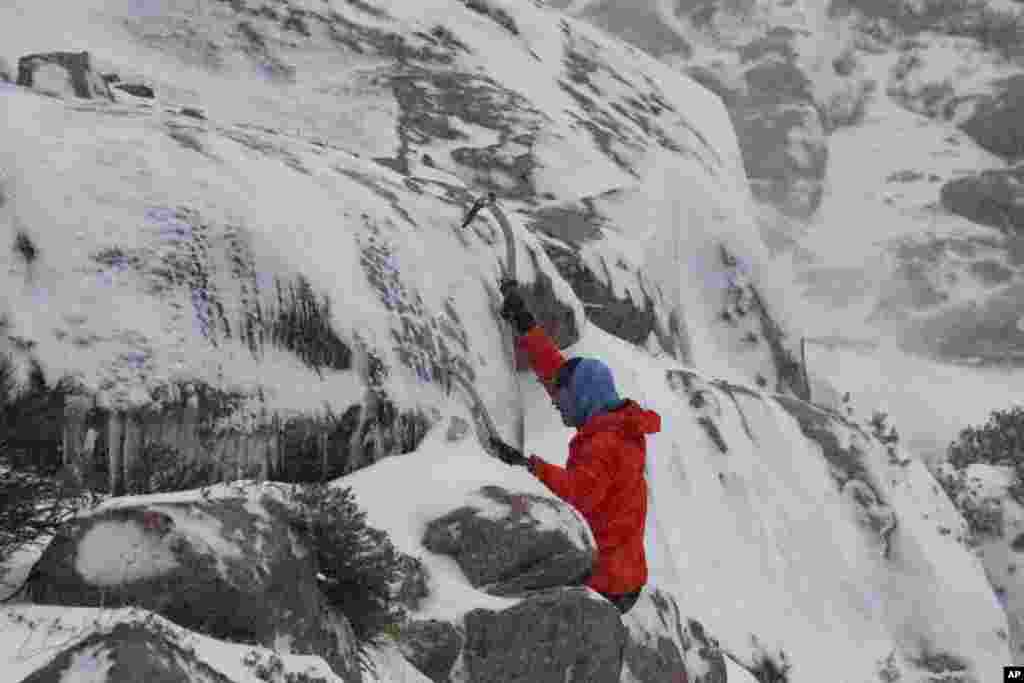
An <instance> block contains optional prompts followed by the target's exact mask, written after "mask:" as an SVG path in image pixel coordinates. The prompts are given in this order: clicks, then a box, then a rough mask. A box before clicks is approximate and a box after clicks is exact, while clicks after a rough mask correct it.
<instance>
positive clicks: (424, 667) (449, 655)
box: [398, 619, 465, 683]
mask: <svg viewBox="0 0 1024 683" xmlns="http://www.w3.org/2000/svg"><path fill="white" fill-rule="evenodd" d="M464 641H465V638H464V637H463V636H462V634H460V633H459V631H458V629H456V628H455V627H454V626H452V625H451V624H449V623H447V622H444V621H437V620H435V619H431V620H429V621H411V622H409V623H408V624H406V625H405V626H403V627H402V631H401V634H400V635H399V637H398V648H399V650H400V651H401V653H402V656H403V657H405V658H406V659H407V660H408V661H409V662H410V663H411V664H412V665H413V666H415V667H416V668H417V669H418V670H419V671H420V672H421V673H422V674H423V675H424V676H426V677H427V678H429V679H430V680H432V681H434V683H447V681H448V680H449V676H450V674H451V671H452V666H454V665H455V660H456V659H458V657H459V653H460V652H461V651H462V645H463V642H464Z"/></svg>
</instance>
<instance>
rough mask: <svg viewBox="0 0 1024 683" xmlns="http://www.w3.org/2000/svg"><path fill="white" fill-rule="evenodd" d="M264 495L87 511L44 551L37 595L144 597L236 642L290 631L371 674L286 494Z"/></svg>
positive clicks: (32, 587)
mask: <svg viewBox="0 0 1024 683" xmlns="http://www.w3.org/2000/svg"><path fill="white" fill-rule="evenodd" d="M262 503H263V505H262V507H263V509H264V510H266V512H267V515H266V516H263V515H260V514H257V513H256V512H254V508H253V503H252V502H250V501H247V500H246V499H237V498H235V499H218V500H210V501H195V502H181V503H166V504H148V505H147V504H146V503H144V502H140V503H139V504H137V505H136V506H129V507H123V508H119V509H113V510H107V511H100V512H98V513H96V514H95V515H93V516H89V517H85V518H82V519H79V520H77V521H76V522H75V523H74V524H73V525H71V526H70V527H69V528H68V529H66V530H65V531H63V532H62V533H61V534H59V535H58V536H57V537H55V538H54V539H53V541H52V542H51V543H50V545H49V546H48V547H47V549H46V551H45V552H44V553H43V555H42V557H41V559H40V560H39V563H38V564H37V565H36V567H35V570H34V572H33V575H32V577H31V578H30V580H29V583H28V595H29V598H30V599H31V600H32V601H33V602H36V603H41V604H56V605H68V606H87V607H95V606H104V607H116V606H124V605H135V606H139V607H144V608H146V609H150V610H152V611H154V612H156V613H157V614H160V615H162V616H164V617H166V618H168V619H170V620H171V621H174V622H175V623H177V624H179V625H181V626H184V627H185V628H189V629H191V630H193V631H197V632H199V633H203V634H206V635H210V636H212V637H215V638H220V639H222V640H227V641H232V642H241V643H258V644H261V645H264V646H267V647H279V646H280V642H281V639H282V638H287V639H289V640H290V643H291V645H290V649H291V651H292V652H294V653H298V654H316V655H320V656H322V657H323V658H324V660H325V661H326V662H327V663H328V664H329V665H330V666H331V667H332V668H333V669H334V671H335V672H336V673H337V674H338V675H339V676H341V677H342V678H344V679H345V680H346V681H349V682H351V683H356V682H357V681H360V680H362V675H361V673H360V671H359V667H358V665H357V664H356V659H355V637H354V635H353V633H352V629H351V626H350V625H349V624H348V621H347V620H346V619H345V618H344V616H342V615H339V614H336V613H335V612H334V611H333V610H331V609H329V608H328V605H327V604H326V602H325V599H324V596H323V594H322V593H321V592H320V590H319V588H318V585H317V580H316V574H315V567H314V565H313V560H312V556H311V555H308V554H306V553H305V551H304V550H303V549H302V548H301V547H300V546H299V545H298V544H297V542H296V539H295V537H294V534H292V532H291V531H290V529H289V527H288V525H287V522H286V521H285V519H284V517H283V514H282V512H281V507H280V504H279V503H275V502H274V501H272V500H271V499H270V498H269V497H266V496H264V498H263V500H262ZM93 534H95V536H93ZM100 544H102V545H101V547H102V554H99V553H98V552H97V550H96V548H97V545H100ZM83 573H84V574H85V575H83ZM135 680H139V679H135Z"/></svg>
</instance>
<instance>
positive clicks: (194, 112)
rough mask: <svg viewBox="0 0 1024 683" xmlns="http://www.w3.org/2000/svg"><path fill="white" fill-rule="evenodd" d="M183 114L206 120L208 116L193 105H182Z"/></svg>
mask: <svg viewBox="0 0 1024 683" xmlns="http://www.w3.org/2000/svg"><path fill="white" fill-rule="evenodd" d="M181 115H182V116H189V117H191V118H193V119H199V120H200V121H205V120H206V116H204V115H203V112H201V111H199V110H198V109H195V108H193V107H182V108H181Z"/></svg>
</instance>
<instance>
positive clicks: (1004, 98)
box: [960, 74, 1024, 160]
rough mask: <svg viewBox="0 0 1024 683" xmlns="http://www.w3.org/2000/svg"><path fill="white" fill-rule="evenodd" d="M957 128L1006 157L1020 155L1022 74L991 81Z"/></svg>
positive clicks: (1023, 152) (1023, 147) (1023, 149)
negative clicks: (988, 93) (992, 91)
mask: <svg viewBox="0 0 1024 683" xmlns="http://www.w3.org/2000/svg"><path fill="white" fill-rule="evenodd" d="M995 87H996V92H997V94H996V95H995V96H993V97H986V98H983V99H982V100H981V101H979V102H978V104H977V105H976V107H975V109H974V114H973V115H972V116H971V117H970V118H969V119H967V120H966V121H965V122H964V123H963V124H961V126H960V128H961V129H962V130H963V131H964V132H965V133H967V134H968V135H969V136H971V138H972V139H973V140H974V141H975V142H977V143H978V144H979V145H981V146H982V147H984V148H985V149H987V150H988V151H990V152H992V153H993V154H996V155H998V156H1001V157H1003V158H1004V159H1007V160H1015V159H1020V158H1024V74H1018V75H1015V76H1012V77H1010V78H1007V79H1004V80H1001V81H999V82H997V83H996V84H995Z"/></svg>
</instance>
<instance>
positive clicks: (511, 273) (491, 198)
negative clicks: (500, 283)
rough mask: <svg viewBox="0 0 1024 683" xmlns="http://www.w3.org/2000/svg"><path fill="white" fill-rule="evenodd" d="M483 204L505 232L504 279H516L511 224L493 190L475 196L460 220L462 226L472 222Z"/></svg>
mask: <svg viewBox="0 0 1024 683" xmlns="http://www.w3.org/2000/svg"><path fill="white" fill-rule="evenodd" d="M485 206H486V207H487V208H488V209H490V210H491V213H492V214H494V217H495V218H496V219H497V220H498V225H500V226H501V231H502V232H503V233H504V234H505V268H506V273H505V279H508V280H514V281H515V280H518V277H517V275H518V271H517V268H516V241H515V236H514V235H513V234H512V226H511V224H509V222H508V217H507V216H506V215H505V212H504V211H502V210H501V207H500V206H498V196H497V195H496V194H495V193H494V192H488V193H487V194H486V195H483V196H481V197H477V199H476V201H474V202H473V205H472V206H471V207H469V211H467V212H466V217H465V218H464V219H463V221H462V228H463V229H465V228H467V227H469V224H470V223H472V222H473V219H474V218H476V216H477V214H479V213H480V211H481V209H483V208H484V207H485Z"/></svg>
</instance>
